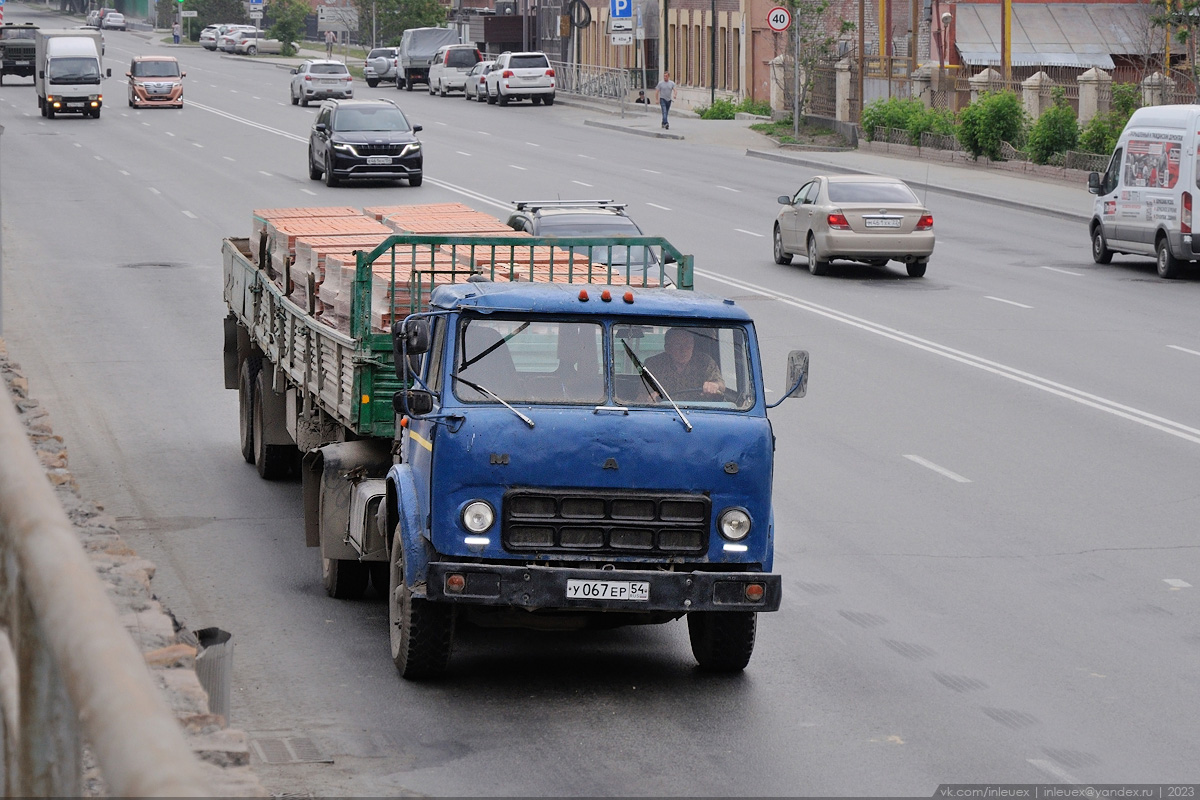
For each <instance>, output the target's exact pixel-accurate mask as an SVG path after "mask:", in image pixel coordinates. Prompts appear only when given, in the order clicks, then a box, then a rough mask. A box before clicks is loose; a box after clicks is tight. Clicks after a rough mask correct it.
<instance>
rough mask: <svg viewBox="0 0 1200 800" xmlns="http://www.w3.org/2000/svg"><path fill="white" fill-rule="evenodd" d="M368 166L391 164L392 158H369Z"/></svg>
mask: <svg viewBox="0 0 1200 800" xmlns="http://www.w3.org/2000/svg"><path fill="white" fill-rule="evenodd" d="M367 163H368V164H390V163H392V157H391V156H367Z"/></svg>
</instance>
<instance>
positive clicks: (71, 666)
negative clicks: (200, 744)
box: [0, 383, 210, 797]
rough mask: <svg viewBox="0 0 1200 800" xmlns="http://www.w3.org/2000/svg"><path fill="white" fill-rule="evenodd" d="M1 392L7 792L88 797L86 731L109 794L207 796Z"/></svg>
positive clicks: (0, 573) (1, 687)
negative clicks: (85, 791) (84, 753)
mask: <svg viewBox="0 0 1200 800" xmlns="http://www.w3.org/2000/svg"><path fill="white" fill-rule="evenodd" d="M2 386H3V384H2V383H0V387H2ZM0 394H2V395H3V396H0V712H2V713H0V735H2V737H3V756H4V758H3V782H4V790H5V791H4V794H5V796H6V797H72V796H74V797H78V796H80V795H81V794H82V764H81V761H82V757H81V742H82V740H83V738H84V737H86V739H87V742H88V745H89V747H90V748H91V749H92V751H93V752H94V753H95V755H96V759H97V761H98V763H99V767H100V771H101V773H102V775H103V776H104V780H105V783H106V784H107V787H108V791H109V793H110V794H111V795H113V796H126V797H129V796H142V797H147V796H158V797H164V796H172V797H205V796H209V794H210V793H209V790H208V789H207V787H206V781H205V780H204V776H203V774H202V772H201V767H200V764H199V762H198V761H197V760H196V758H195V756H194V755H193V753H192V751H191V749H190V748H189V747H188V744H187V741H186V739H185V738H184V734H183V731H182V729H181V728H180V725H179V722H178V721H177V720H176V719H175V717H174V715H173V714H172V713H171V712H170V711H169V710H168V708H167V705H166V703H165V702H164V701H163V700H162V698H161V697H160V696H159V693H158V689H157V688H156V687H155V685H154V682H153V680H152V679H151V676H150V672H149V670H148V668H147V666H146V662H145V660H144V659H143V658H142V655H141V653H140V652H139V651H138V648H137V646H136V645H135V644H134V641H133V639H132V637H131V636H130V635H129V634H128V632H126V630H125V629H124V628H123V627H122V626H121V623H120V621H119V619H118V617H117V611H116V609H115V608H114V607H113V605H112V603H111V602H110V601H109V599H108V597H107V595H106V594H105V590H104V587H103V585H102V583H101V581H100V579H99V578H98V577H97V576H96V574H95V571H94V568H93V567H92V564H91V562H90V561H89V560H88V557H87V556H86V555H85V553H84V551H83V548H82V547H81V546H80V544H79V540H78V538H77V537H76V535H75V533H74V530H73V527H72V525H71V522H70V520H68V518H67V515H66V512H65V511H63V508H62V505H61V504H60V503H59V502H58V500H57V498H56V497H55V495H54V490H53V489H52V488H51V486H50V482H49V480H48V479H47V477H46V472H45V469H44V468H43V467H42V465H41V462H40V461H39V460H38V458H37V456H36V455H35V454H34V452H33V449H32V448H31V446H30V444H29V440H28V439H27V438H26V433H25V430H24V427H23V426H22V425H21V422H20V419H19V418H18V416H17V412H16V409H15V408H14V407H13V403H12V398H11V396H10V395H9V393H8V392H7V391H2V392H0Z"/></svg>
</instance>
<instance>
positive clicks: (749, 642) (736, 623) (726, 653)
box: [687, 611, 757, 672]
mask: <svg viewBox="0 0 1200 800" xmlns="http://www.w3.org/2000/svg"><path fill="white" fill-rule="evenodd" d="M687 621H688V638H689V639H691V640H692V655H693V656H695V657H696V661H697V662H698V663H699V664H700V669H702V670H704V671H705V672H741V671H742V670H744V669H745V668H746V665H747V664H749V663H750V655H751V654H752V653H753V652H754V631H755V624H756V622H757V615H756V614H755V613H754V612H753V611H693V612H691V613H689V614H688V615H687Z"/></svg>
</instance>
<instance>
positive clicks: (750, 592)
mask: <svg viewBox="0 0 1200 800" xmlns="http://www.w3.org/2000/svg"><path fill="white" fill-rule="evenodd" d="M766 593H767V587H765V586H763V585H762V584H761V583H748V584H746V599H747V600H749V601H750V602H751V603H757V602H759V601H760V600H762V599H763V595H765V594H766Z"/></svg>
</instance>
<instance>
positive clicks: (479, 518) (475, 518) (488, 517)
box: [462, 500, 749, 533]
mask: <svg viewBox="0 0 1200 800" xmlns="http://www.w3.org/2000/svg"><path fill="white" fill-rule="evenodd" d="M495 521H496V512H495V511H493V510H492V507H491V506H490V505H488V504H487V503H486V502H484V501H483V500H474V501H472V502H470V503H467V505H466V507H465V508H464V509H463V512H462V524H463V527H464V528H466V529H467V530H469V531H470V532H471V533H483V532H484V531H486V530H487V529H488V528H490V527H492V523H493V522H495ZM746 527H747V529H749V525H747V526H746Z"/></svg>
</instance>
